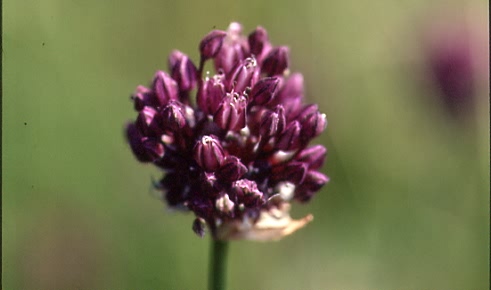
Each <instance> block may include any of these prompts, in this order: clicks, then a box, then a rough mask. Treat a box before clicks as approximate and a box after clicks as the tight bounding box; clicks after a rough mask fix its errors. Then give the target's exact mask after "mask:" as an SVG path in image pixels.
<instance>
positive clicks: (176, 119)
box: [161, 101, 186, 131]
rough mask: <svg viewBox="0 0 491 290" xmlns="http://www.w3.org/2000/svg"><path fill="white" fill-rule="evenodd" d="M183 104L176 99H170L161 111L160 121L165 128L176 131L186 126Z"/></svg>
mask: <svg viewBox="0 0 491 290" xmlns="http://www.w3.org/2000/svg"><path fill="white" fill-rule="evenodd" d="M183 110H184V109H183V106H182V104H181V105H180V103H179V102H178V101H171V102H169V104H168V105H167V106H165V108H164V109H163V110H162V112H161V116H162V123H163V125H164V127H165V128H168V129H170V130H172V131H178V130H180V129H182V128H184V126H186V118H185V116H184V112H183Z"/></svg>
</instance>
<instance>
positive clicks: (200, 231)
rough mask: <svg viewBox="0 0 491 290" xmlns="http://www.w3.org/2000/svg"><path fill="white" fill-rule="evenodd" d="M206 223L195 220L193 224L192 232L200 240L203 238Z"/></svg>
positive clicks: (202, 220) (199, 219)
mask: <svg viewBox="0 0 491 290" xmlns="http://www.w3.org/2000/svg"><path fill="white" fill-rule="evenodd" d="M205 227H206V222H205V220H204V219H202V218H196V219H195V220H194V222H193V231H194V233H195V234H196V235H198V236H199V237H200V238H202V237H204V236H205Z"/></svg>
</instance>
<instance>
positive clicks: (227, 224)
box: [125, 23, 328, 240]
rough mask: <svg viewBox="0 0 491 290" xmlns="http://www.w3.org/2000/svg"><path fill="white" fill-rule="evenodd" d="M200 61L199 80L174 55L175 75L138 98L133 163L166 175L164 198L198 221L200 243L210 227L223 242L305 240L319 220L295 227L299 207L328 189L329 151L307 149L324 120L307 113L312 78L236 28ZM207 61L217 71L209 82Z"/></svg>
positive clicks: (129, 131) (281, 51)
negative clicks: (299, 235) (301, 236)
mask: <svg viewBox="0 0 491 290" xmlns="http://www.w3.org/2000/svg"><path fill="white" fill-rule="evenodd" d="M199 52H200V55H201V59H200V68H199V71H197V69H196V67H195V66H194V64H193V62H192V61H191V60H190V58H189V57H188V56H187V55H186V54H184V53H182V52H180V51H177V50H175V51H173V52H172V53H171V54H170V56H169V59H168V65H169V73H166V72H163V71H157V73H156V74H155V77H154V80H153V83H152V85H151V87H150V88H146V87H143V86H139V87H138V88H137V90H136V92H135V93H134V95H133V96H132V99H133V101H134V106H135V109H136V110H137V112H138V117H137V118H136V121H134V122H133V123H131V124H130V125H128V126H127V128H126V132H125V133H126V137H127V141H128V143H129V145H130V147H131V150H132V151H133V154H134V155H135V157H136V158H137V159H138V160H139V161H141V162H153V164H154V165H155V166H157V167H158V168H160V169H161V170H163V171H164V172H165V175H164V177H163V178H162V179H161V181H160V182H159V183H158V186H157V187H156V188H157V189H158V190H161V191H163V192H162V196H163V197H165V201H166V202H167V204H168V205H169V206H171V207H173V208H177V209H184V210H189V211H192V212H193V213H194V214H195V216H196V219H195V220H194V222H193V225H192V229H193V231H194V232H195V233H196V234H197V235H198V236H200V237H202V236H203V235H204V233H205V228H206V227H208V228H209V229H210V232H211V234H212V236H213V238H214V239H232V238H247V239H258V240H271V239H273V240H275V239H279V238H281V237H283V236H286V235H288V234H290V233H292V232H293V231H296V230H297V229H299V228H301V227H303V226H304V225H305V224H307V223H308V222H309V221H311V220H312V216H310V215H309V216H307V217H305V218H303V219H300V220H293V219H291V218H290V216H289V209H290V202H293V201H295V200H296V201H300V202H305V201H307V200H310V199H311V198H312V197H313V196H314V194H315V192H317V191H319V190H320V188H321V187H322V186H323V185H324V184H325V183H326V182H327V181H328V177H327V176H325V175H323V174H322V173H320V172H318V170H319V168H320V167H321V166H322V164H323V163H324V159H325V156H326V149H325V148H324V147H323V146H321V145H315V146H312V147H307V146H308V143H309V142H310V140H311V139H312V138H314V137H316V136H318V135H319V134H320V133H321V132H322V131H323V130H324V129H325V127H326V124H327V121H326V118H325V115H324V114H321V113H320V112H319V110H318V107H317V106H316V105H303V94H304V91H303V76H302V75H301V74H298V73H296V74H295V73H294V74H291V75H290V76H289V77H288V76H287V74H286V73H285V71H286V70H287V69H288V54H289V51H288V48H287V47H284V46H278V47H274V46H272V45H271V43H270V42H269V40H268V34H267V32H266V30H265V29H264V28H262V27H258V28H257V29H256V30H255V31H254V32H253V33H251V34H249V36H247V35H246V36H244V35H243V34H242V26H241V25H240V24H239V23H232V24H231V25H230V26H229V28H228V30H227V32H224V31H219V30H214V31H212V32H210V33H209V34H208V35H206V36H205V37H204V39H203V40H202V41H201V43H200V45H199ZM210 59H211V60H210ZM207 60H210V61H212V62H213V64H214V66H215V69H216V71H215V74H213V73H209V72H206V75H205V76H204V77H203V76H202V75H201V74H202V73H203V72H202V69H203V65H205V61H207ZM193 89H196V99H195V100H193V99H191V98H192V97H193V96H192V95H191V92H193ZM194 101H195V102H194Z"/></svg>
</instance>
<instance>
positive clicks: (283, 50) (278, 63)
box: [262, 46, 289, 76]
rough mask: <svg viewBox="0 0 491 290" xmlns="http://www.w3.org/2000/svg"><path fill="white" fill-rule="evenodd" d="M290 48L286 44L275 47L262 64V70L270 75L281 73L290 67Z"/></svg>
mask: <svg viewBox="0 0 491 290" xmlns="http://www.w3.org/2000/svg"><path fill="white" fill-rule="evenodd" d="M288 54H289V50H288V48H287V47H286V46H279V47H275V48H273V49H272V50H271V51H270V52H269V53H268V55H267V56H266V58H265V59H264V62H263V65H262V72H263V73H266V74H267V75H268V76H274V75H281V74H283V72H284V71H285V70H286V69H287V68H288Z"/></svg>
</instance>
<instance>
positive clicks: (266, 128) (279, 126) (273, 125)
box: [259, 105, 286, 138]
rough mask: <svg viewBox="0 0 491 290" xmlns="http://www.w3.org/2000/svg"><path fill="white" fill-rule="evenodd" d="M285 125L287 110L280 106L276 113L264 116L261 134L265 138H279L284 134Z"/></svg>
mask: <svg viewBox="0 0 491 290" xmlns="http://www.w3.org/2000/svg"><path fill="white" fill-rule="evenodd" d="M285 125H286V121H285V110H284V109H283V106H281V105H278V106H277V107H276V110H275V111H274V112H272V111H269V112H266V113H264V114H263V116H262V118H261V125H260V127H259V133H260V134H261V136H262V137H264V138H268V137H273V136H277V135H279V134H281V133H283V130H284V129H285Z"/></svg>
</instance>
